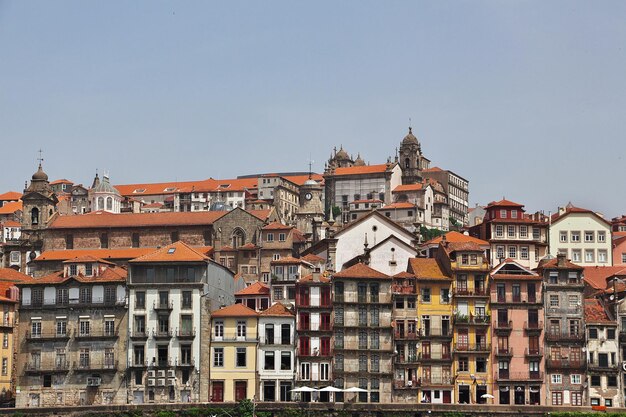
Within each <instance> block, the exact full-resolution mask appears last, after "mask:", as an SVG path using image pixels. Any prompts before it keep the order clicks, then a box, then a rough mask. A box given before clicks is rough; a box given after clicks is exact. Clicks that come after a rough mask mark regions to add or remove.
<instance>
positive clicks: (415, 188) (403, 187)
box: [392, 183, 424, 193]
mask: <svg viewBox="0 0 626 417" xmlns="http://www.w3.org/2000/svg"><path fill="white" fill-rule="evenodd" d="M422 189H424V184H419V183H418V184H403V185H398V186H397V187H396V188H394V189H393V191H392V193H402V192H407V191H420V190H422Z"/></svg>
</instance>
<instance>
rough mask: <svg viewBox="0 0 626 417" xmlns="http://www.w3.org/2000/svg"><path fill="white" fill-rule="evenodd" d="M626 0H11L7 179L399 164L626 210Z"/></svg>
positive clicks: (611, 212) (484, 195)
mask: <svg viewBox="0 0 626 417" xmlns="http://www.w3.org/2000/svg"><path fill="white" fill-rule="evenodd" d="M624 22H626V2H624V1H603V2H599V3H598V2H588V1H581V2H578V1H571V0H567V1H561V2H559V1H549V2H545V1H522V0H519V1H515V0H512V1H472V2H470V1H431V2H424V1H406V2H405V1H376V2H374V1H372V2H368V1H362V0H359V1H339V2H338V1H328V2H323V1H310V2H304V1H293V0H289V1H284V2H283V1H248V2H236V1H224V2H219V3H218V2H208V1H198V2H194V1H185V2H173V1H154V0H150V1H132V2H128V1H99V2H95V1H92V2H86V1H83V0H79V1H49V0H45V1H24V0H20V1H2V0H0V141H1V144H2V148H1V149H2V164H1V167H2V168H1V171H0V192H3V191H7V190H11V189H12V190H18V191H21V190H22V188H23V186H24V181H25V180H26V179H30V176H31V175H32V173H33V172H34V170H35V169H36V163H37V162H36V158H37V150H38V149H39V148H40V147H41V148H42V149H43V150H44V158H45V161H44V168H45V170H46V172H47V173H48V174H49V176H50V178H51V179H58V178H68V179H70V180H73V181H75V182H82V183H87V184H90V183H91V180H92V178H93V174H94V172H95V170H96V168H98V169H100V171H101V172H102V170H107V171H109V172H110V175H111V180H112V181H113V182H114V183H132V182H157V181H168V180H195V179H204V178H208V177H214V178H227V177H234V176H237V175H242V174H250V173H254V172H276V171H289V170H306V169H307V160H308V159H309V155H311V157H312V158H313V160H314V161H315V164H314V169H315V170H316V171H322V170H323V164H324V161H325V160H326V159H327V158H328V156H329V154H330V152H331V150H332V148H333V147H334V146H337V147H339V145H340V144H343V146H344V148H345V149H346V150H347V151H348V152H350V153H353V154H354V155H355V156H356V153H357V152H360V153H361V155H362V156H363V157H364V159H365V160H366V161H370V162H371V163H382V162H385V161H386V159H387V157H388V156H390V155H393V154H394V153H395V148H396V147H397V146H398V145H399V142H400V141H401V140H402V138H403V137H404V135H405V134H406V132H407V127H408V123H409V121H408V120H409V118H411V119H412V125H413V131H414V133H415V134H416V135H417V136H418V138H419V139H420V141H421V143H422V150H423V151H424V153H425V155H426V156H427V157H428V158H430V159H431V160H432V162H433V165H437V166H441V167H443V168H447V169H451V170H453V171H455V172H456V173H458V174H459V175H461V176H463V177H465V178H467V179H468V180H469V181H470V198H471V201H472V204H474V203H481V204H482V203H486V202H489V201H491V200H494V199H500V198H502V197H503V196H505V197H506V198H508V199H511V200H514V201H517V202H520V203H522V204H526V208H527V209H528V210H529V211H534V210H541V209H542V210H545V211H548V210H552V211H554V210H555V209H556V207H557V206H558V205H563V204H566V203H567V202H568V201H572V202H573V203H574V204H576V205H578V206H582V207H587V208H590V209H594V210H598V211H602V212H604V213H605V214H606V215H607V216H615V215H618V214H622V213H626V189H625V187H624V182H625V180H626V165H625V164H626V49H625V48H626V24H624Z"/></svg>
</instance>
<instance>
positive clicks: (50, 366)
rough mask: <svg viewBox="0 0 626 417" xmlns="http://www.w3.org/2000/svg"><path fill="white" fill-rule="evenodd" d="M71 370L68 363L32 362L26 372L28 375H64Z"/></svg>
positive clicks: (26, 367)
mask: <svg viewBox="0 0 626 417" xmlns="http://www.w3.org/2000/svg"><path fill="white" fill-rule="evenodd" d="M69 370H70V363H69V362H68V361H54V362H43V363H41V362H30V363H28V364H27V365H26V366H25V368H24V371H25V372H26V373H27V374H39V373H63V372H67V371H69Z"/></svg>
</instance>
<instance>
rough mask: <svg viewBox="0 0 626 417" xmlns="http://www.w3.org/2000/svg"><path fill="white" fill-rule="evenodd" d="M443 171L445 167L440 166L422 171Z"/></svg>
mask: <svg viewBox="0 0 626 417" xmlns="http://www.w3.org/2000/svg"><path fill="white" fill-rule="evenodd" d="M441 171H443V169H441V168H439V167H432V168H426V169H424V170H422V172H441Z"/></svg>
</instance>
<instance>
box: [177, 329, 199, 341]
mask: <svg viewBox="0 0 626 417" xmlns="http://www.w3.org/2000/svg"><path fill="white" fill-rule="evenodd" d="M195 337H196V329H195V328H194V329H193V330H190V329H177V330H176V338H178V339H179V340H191V339H194V338H195Z"/></svg>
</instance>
